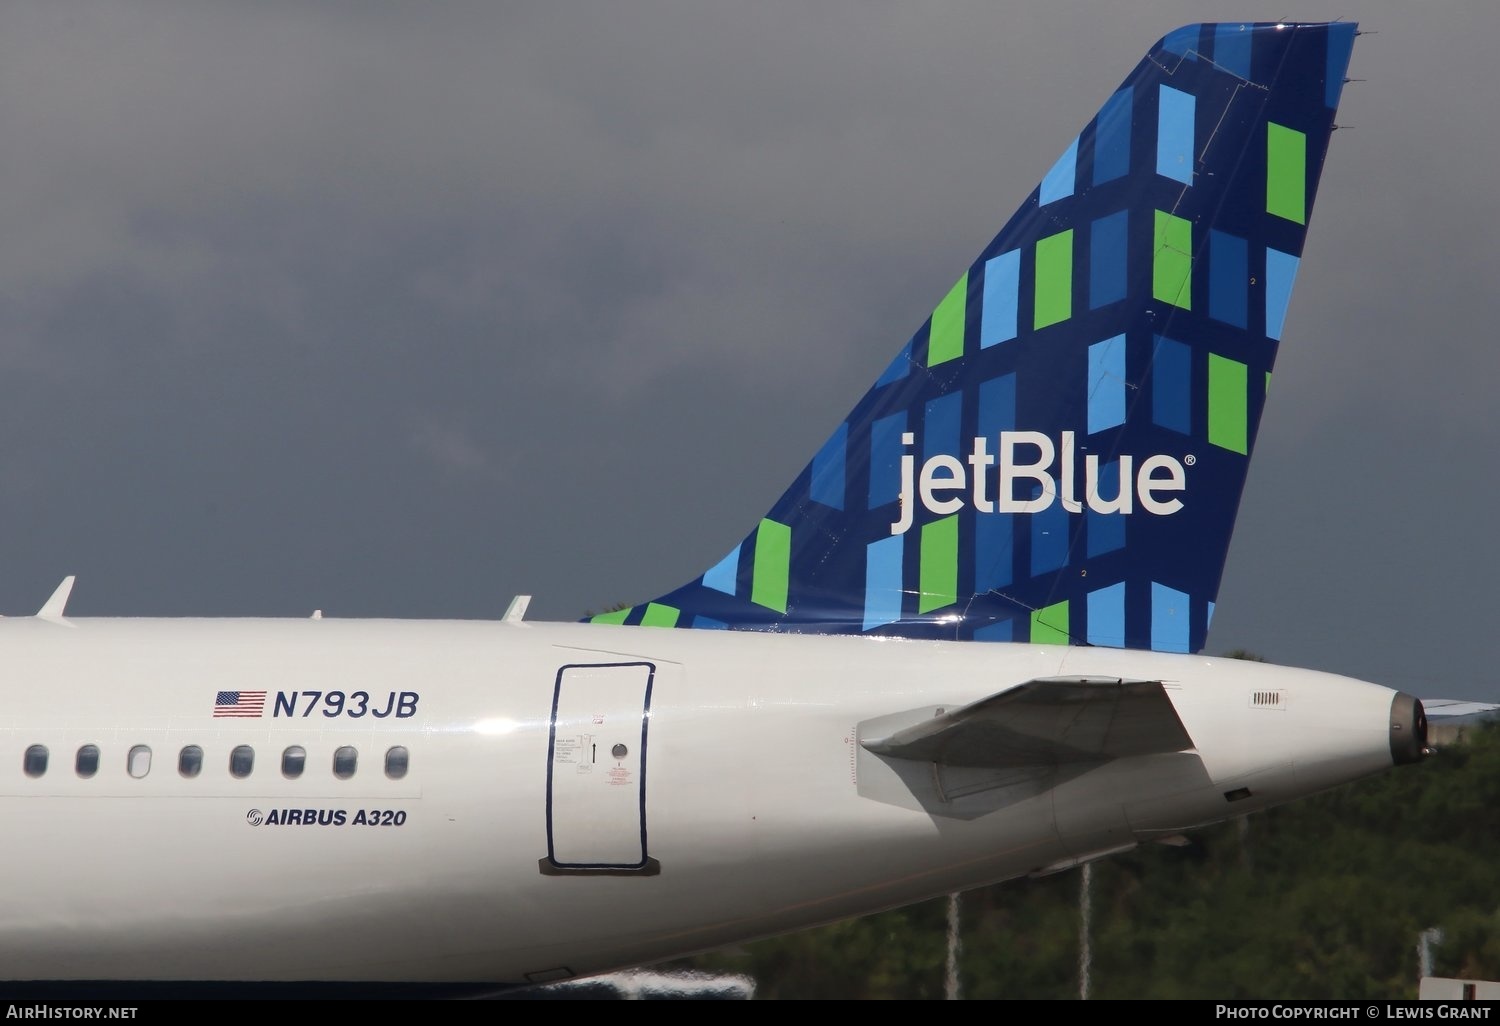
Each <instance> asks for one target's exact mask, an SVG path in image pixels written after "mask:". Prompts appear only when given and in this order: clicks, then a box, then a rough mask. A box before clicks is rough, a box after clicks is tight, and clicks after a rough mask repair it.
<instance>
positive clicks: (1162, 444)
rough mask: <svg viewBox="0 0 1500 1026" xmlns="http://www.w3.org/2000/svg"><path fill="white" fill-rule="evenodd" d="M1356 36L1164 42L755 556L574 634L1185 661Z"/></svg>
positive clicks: (786, 504) (839, 435)
mask: <svg viewBox="0 0 1500 1026" xmlns="http://www.w3.org/2000/svg"><path fill="white" fill-rule="evenodd" d="M1355 34H1356V26H1355V25H1354V24H1352V23H1333V24H1223V25H1190V26H1187V27H1184V28H1181V29H1178V30H1177V31H1175V32H1172V33H1170V34H1169V35H1167V36H1166V37H1165V38H1164V39H1162V40H1161V41H1160V42H1158V43H1157V44H1156V45H1155V46H1154V47H1152V48H1151V50H1150V52H1149V53H1148V54H1147V55H1146V57H1145V58H1144V59H1143V60H1142V61H1141V63H1140V64H1139V65H1138V66H1137V67H1136V69H1135V70H1134V71H1133V72H1132V73H1131V74H1130V76H1129V77H1128V78H1127V79H1126V80H1125V82H1124V84H1123V85H1122V86H1120V88H1119V89H1118V90H1116V91H1115V92H1114V93H1113V94H1112V95H1111V96H1110V97H1109V98H1108V99H1107V100H1106V101H1105V103H1104V106H1103V107H1102V108H1101V109H1100V110H1099V113H1098V114H1097V115H1096V116H1095V117H1094V119H1093V120H1091V121H1090V122H1089V123H1088V125H1087V126H1085V127H1084V129H1083V131H1082V132H1081V133H1079V134H1078V136H1077V137H1075V138H1074V140H1073V142H1072V143H1071V144H1069V146H1068V148H1067V149H1066V151H1064V153H1063V155H1062V156H1061V158H1059V159H1058V161H1057V162H1056V163H1055V164H1054V165H1053V166H1052V168H1051V170H1049V171H1048V172H1047V174H1046V176H1045V177H1044V178H1043V179H1042V182H1041V184H1040V185H1039V186H1038V187H1037V189H1036V190H1035V191H1034V192H1032V194H1031V195H1030V196H1029V197H1028V198H1027V200H1026V202H1025V203H1023V204H1022V206H1021V209H1020V210H1018V211H1017V212H1016V213H1015V215H1014V216H1013V217H1011V219H1010V221H1009V222H1008V223H1007V224H1006V225H1005V227H1004V228H1003V229H1002V230H1001V232H1000V234H999V235H998V236H996V238H995V240H994V241H993V242H991V243H990V244H989V246H987V247H986V248H985V249H984V251H983V252H982V253H981V254H980V255H979V258H978V259H977V260H975V261H974V262H973V263H972V264H970V265H969V268H968V270H966V271H965V272H964V273H963V274H962V275H961V276H960V277H959V278H958V281H957V282H956V283H955V284H954V285H953V287H952V288H951V289H950V290H949V292H948V294H947V295H946V296H944V297H943V299H942V300H941V301H940V302H939V303H938V304H937V307H936V308H935V309H934V310H933V311H932V314H931V316H930V317H929V318H928V319H927V320H926V321H925V322H924V323H923V324H922V325H921V327H920V328H918V329H917V332H916V334H915V335H913V336H912V338H911V340H910V341H909V342H908V343H907V344H906V345H905V346H904V347H903V348H902V349H901V351H900V353H899V354H897V356H896V358H895V359H894V360H893V361H892V362H891V364H890V366H889V367H887V368H886V370H885V372H884V373H882V374H881V375H880V377H879V379H878V380H877V381H876V382H875V385H874V387H873V388H871V389H870V391H869V393H868V394H866V395H865V397H864V398H863V399H861V400H860V401H859V403H858V405H856V406H855V408H854V410H853V412H851V413H850V414H849V416H848V417H847V418H845V419H844V420H843V421H842V422H841V423H840V424H839V425H838V427H837V428H836V429H835V430H834V432H833V434H832V436H831V437H830V438H829V439H828V441H827V443H825V444H824V445H823V447H822V448H821V449H819V450H818V452H817V454H816V455H814V456H813V458H812V461H811V463H809V464H808V466H807V467H806V468H805V469H804V470H803V471H802V472H801V473H800V474H798V475H797V478H796V480H795V481H793V482H792V485H791V487H790V488H788V489H787V491H786V494H784V495H783V496H782V497H781V498H780V499H779V500H778V501H777V502H776V504H775V505H774V506H772V508H771V510H770V512H768V513H767V514H766V515H765V516H764V517H763V518H762V519H761V520H760V522H759V523H758V524H757V525H756V526H755V528H754V529H753V530H752V531H751V532H750V533H749V535H747V536H746V537H745V538H744V540H742V541H741V542H740V543H739V544H738V545H736V546H735V547H734V548H733V549H732V550H731V551H730V552H729V554H728V555H726V556H725V557H724V558H723V559H722V560H720V561H719V562H718V563H717V564H715V565H714V566H713V567H711V568H709V570H708V571H707V572H706V573H704V574H703V575H702V576H701V577H698V578H694V579H693V580H692V581H690V582H688V583H687V584H685V585H683V586H682V587H680V588H677V589H676V590H674V591H672V592H669V593H668V594H666V595H664V596H661V597H660V598H657V599H655V600H654V601H651V602H648V603H642V604H640V605H638V606H633V607H631V608H629V609H625V610H620V611H617V612H614V613H607V614H603V615H601V616H596V617H594V618H593V619H594V620H595V621H602V622H610V623H628V624H645V625H648V626H663V627H671V626H676V627H698V628H732V629H741V630H773V631H792V632H803V633H850V634H860V633H863V634H872V635H897V636H904V637H921V638H948V639H978V640H1004V641H1030V642H1051V643H1059V644H1067V643H1072V644H1091V645H1105V646H1113V647H1125V648H1140V649H1155V650H1165V651H1177V652H1195V651H1198V650H1200V649H1201V648H1202V646H1203V644H1204V641H1205V638H1206V636H1207V633H1208V626H1209V619H1210V617H1211V616H1212V615H1213V604H1214V599H1215V596H1216V595H1217V593H1218V588H1219V579H1220V576H1221V575H1222V573H1223V568H1224V560H1225V557H1226V554H1227V552H1228V548H1229V539H1230V532H1231V530H1232V529H1233V526H1234V518H1235V513H1236V510H1237V508H1238V506H1239V500H1240V493H1241V491H1242V490H1243V488H1244V484H1245V475H1246V470H1247V468H1248V465H1249V459H1250V454H1251V452H1252V450H1253V447H1254V443H1255V436H1256V430H1257V428H1258V427H1259V424H1260V418H1261V411H1262V407H1263V405H1264V403H1265V397H1266V388H1267V385H1268V384H1269V381H1270V375H1271V368H1272V364H1273V362H1274V360H1275V356H1276V348H1277V344H1278V342H1279V341H1280V339H1281V336H1282V327H1283V324H1284V321H1285V316H1286V312H1287V304H1288V301H1289V299H1290V296H1291V292H1292V283H1293V281H1294V279H1295V278H1296V275H1297V269H1298V262H1299V260H1300V258H1301V254H1302V246H1303V240H1304V238H1305V236H1306V232H1307V222H1308V216H1309V214H1310V213H1311V211H1312V204H1313V197H1314V195H1315V193H1316V191H1317V185H1318V178H1319V175H1320V173H1321V171H1322V167H1323V157H1324V154H1325V153H1326V151H1327V147H1328V141H1329V136H1330V134H1331V132H1332V130H1333V128H1334V124H1333V116H1334V111H1335V109H1336V107H1337V105H1338V100H1339V95H1340V92H1341V90H1342V87H1343V83H1344V75H1345V71H1346V69H1347V67H1348V63H1349V57H1350V52H1351V50H1352V47H1353V43H1354V37H1355Z"/></svg>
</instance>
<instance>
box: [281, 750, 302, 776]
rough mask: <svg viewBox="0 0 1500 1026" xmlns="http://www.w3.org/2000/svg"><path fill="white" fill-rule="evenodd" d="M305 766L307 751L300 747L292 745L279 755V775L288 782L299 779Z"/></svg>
mask: <svg viewBox="0 0 1500 1026" xmlns="http://www.w3.org/2000/svg"><path fill="white" fill-rule="evenodd" d="M306 766H307V749H306V748H303V747H302V746H301V745H292V746H291V747H290V748H288V749H287V750H286V751H284V752H282V753H281V775H282V776H284V777H286V778H287V779H288V780H296V779H297V778H298V777H300V776H301V775H302V770H303V769H304V768H305V767H306Z"/></svg>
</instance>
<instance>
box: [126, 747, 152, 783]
mask: <svg viewBox="0 0 1500 1026" xmlns="http://www.w3.org/2000/svg"><path fill="white" fill-rule="evenodd" d="M125 770H126V772H128V773H129V774H130V775H131V776H132V777H135V779H137V780H139V779H141V778H142V777H144V776H145V775H146V774H147V773H150V772H151V749H150V748H148V747H146V746H145V745H136V746H135V747H134V748H132V749H131V750H130V754H129V755H128V756H126V758H125Z"/></svg>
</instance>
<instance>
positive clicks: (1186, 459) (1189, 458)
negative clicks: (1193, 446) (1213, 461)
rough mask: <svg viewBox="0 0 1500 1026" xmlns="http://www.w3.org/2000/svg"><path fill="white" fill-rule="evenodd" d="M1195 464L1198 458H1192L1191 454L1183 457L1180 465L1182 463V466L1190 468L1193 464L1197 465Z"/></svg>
mask: <svg viewBox="0 0 1500 1026" xmlns="http://www.w3.org/2000/svg"><path fill="white" fill-rule="evenodd" d="M1197 462H1198V457H1196V456H1194V455H1193V454H1192V453H1188V454H1187V455H1186V456H1184V457H1183V458H1182V463H1183V465H1184V466H1188V467H1191V466H1192V465H1193V464H1194V463H1197Z"/></svg>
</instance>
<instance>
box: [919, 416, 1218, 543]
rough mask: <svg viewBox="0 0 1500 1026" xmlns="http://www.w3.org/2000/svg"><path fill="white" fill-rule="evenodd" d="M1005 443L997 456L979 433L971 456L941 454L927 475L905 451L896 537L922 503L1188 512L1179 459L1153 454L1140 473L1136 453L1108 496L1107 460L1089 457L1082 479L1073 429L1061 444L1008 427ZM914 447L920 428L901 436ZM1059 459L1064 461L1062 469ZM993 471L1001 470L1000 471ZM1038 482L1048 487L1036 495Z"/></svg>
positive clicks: (994, 509) (991, 508) (1012, 509)
mask: <svg viewBox="0 0 1500 1026" xmlns="http://www.w3.org/2000/svg"><path fill="white" fill-rule="evenodd" d="M998 442H999V447H998V450H997V451H996V452H993V453H992V452H990V451H989V439H988V438H983V437H978V438H975V439H974V445H973V448H972V449H971V450H970V451H969V455H968V457H967V458H966V459H964V460H960V459H959V458H958V457H957V456H949V455H947V454H946V453H940V454H939V455H937V456H933V457H932V458H930V459H928V460H927V461H926V462H925V463H923V464H922V469H921V471H920V472H918V470H917V457H916V455H915V454H913V453H910V452H907V453H903V454H902V456H901V512H900V517H899V519H898V520H897V521H896V522H895V523H894V524H892V525H891V534H905V533H906V532H907V530H908V529H909V528H910V527H911V525H912V518H913V516H914V512H915V510H916V506H917V503H918V502H920V503H921V504H922V508H923V509H925V510H927V511H928V512H929V513H935V514H937V515H938V516H946V515H948V514H950V513H957V512H958V511H959V510H961V509H963V508H964V507H965V506H966V505H970V504H972V505H973V507H974V509H975V510H977V511H978V512H980V513H1040V512H1042V510H1044V509H1047V508H1048V507H1050V506H1051V505H1052V504H1053V503H1054V502H1061V503H1062V508H1063V509H1065V510H1067V511H1068V512H1069V513H1081V512H1083V509H1084V506H1085V504H1086V505H1087V506H1088V508H1089V509H1090V510H1092V511H1093V512H1095V513H1120V514H1125V515H1128V514H1130V513H1133V512H1135V509H1136V507H1137V505H1139V507H1140V508H1141V509H1143V510H1145V511H1146V512H1147V513H1151V514H1154V515H1156V516H1160V517H1165V516H1171V515H1172V514H1173V513H1176V512H1177V511H1178V510H1180V509H1182V500H1181V499H1178V498H1173V497H1171V496H1172V493H1174V492H1181V491H1185V490H1186V489H1187V470H1186V468H1184V466H1183V461H1182V460H1178V459H1177V458H1175V457H1173V456H1165V455H1160V454H1158V455H1155V456H1148V457H1146V458H1145V459H1144V460H1142V461H1141V465H1140V469H1139V470H1137V469H1136V467H1135V457H1134V456H1129V455H1124V456H1121V457H1120V477H1119V487H1118V488H1117V489H1116V490H1115V491H1116V494H1115V495H1113V496H1107V495H1101V494H1099V457H1098V456H1097V455H1095V454H1094V453H1089V454H1087V455H1085V456H1084V458H1083V468H1082V470H1083V473H1082V481H1081V482H1080V481H1079V480H1078V477H1079V475H1078V460H1077V455H1076V449H1077V443H1076V441H1075V436H1074V432H1072V431H1064V432H1063V433H1062V438H1061V440H1060V443H1055V442H1053V440H1052V439H1051V438H1049V437H1048V436H1047V435H1044V434H1043V433H1042V432H1040V431H1002V432H1000V435H999V438H998ZM914 444H916V437H915V435H914V434H913V433H912V432H910V431H908V432H906V433H905V434H903V435H902V436H901V445H902V446H903V447H910V446H912V445H914ZM1186 462H1187V463H1188V464H1191V463H1192V462H1193V458H1192V457H1191V456H1189V457H1187V459H1186ZM965 464H967V466H966V465H965ZM1053 464H1057V469H1056V472H1055V473H1054V471H1053ZM991 468H998V471H999V472H998V475H996V474H995V473H993V472H992V469H991ZM991 483H994V485H995V488H994V490H993V491H992V490H991V487H990V486H991ZM1023 483H1024V484H1025V485H1027V487H1026V488H1025V493H1026V496H1027V497H1026V498H1024V499H1021V498H1017V497H1016V486H1017V485H1019V484H1023ZM1080 484H1081V486H1082V487H1081V498H1080ZM1034 486H1040V488H1041V491H1040V492H1039V493H1038V494H1037V495H1036V497H1035V498H1032V497H1031V493H1032V492H1033V491H1034V490H1035V487H1034Z"/></svg>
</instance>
